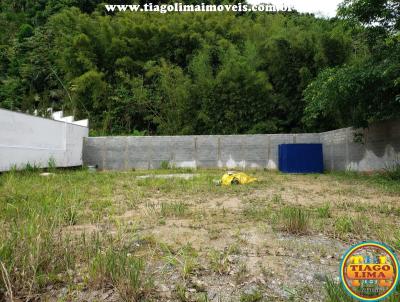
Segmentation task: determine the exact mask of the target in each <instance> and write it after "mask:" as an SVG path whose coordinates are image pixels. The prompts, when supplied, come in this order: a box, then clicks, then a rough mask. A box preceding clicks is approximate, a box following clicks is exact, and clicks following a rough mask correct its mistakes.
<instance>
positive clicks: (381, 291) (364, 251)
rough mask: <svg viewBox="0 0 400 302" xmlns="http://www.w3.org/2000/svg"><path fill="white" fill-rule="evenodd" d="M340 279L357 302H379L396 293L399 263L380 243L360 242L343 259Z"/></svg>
mask: <svg viewBox="0 0 400 302" xmlns="http://www.w3.org/2000/svg"><path fill="white" fill-rule="evenodd" d="M340 280H341V282H342V284H343V286H344V288H345V289H346V291H347V292H348V293H349V294H350V296H352V297H353V298H356V299H358V300H360V301H379V300H383V299H386V298H388V297H389V296H390V295H391V294H393V292H394V291H395V290H396V286H397V283H398V281H399V261H398V259H397V257H396V254H395V253H394V252H392V250H391V249H390V248H389V247H387V246H386V245H384V244H382V243H377V242H364V243H361V244H357V245H355V246H353V247H351V248H350V249H349V250H348V251H347V253H346V254H345V255H344V256H343V260H342V264H341V267H340Z"/></svg>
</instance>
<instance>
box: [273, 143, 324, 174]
mask: <svg viewBox="0 0 400 302" xmlns="http://www.w3.org/2000/svg"><path fill="white" fill-rule="evenodd" d="M279 170H280V171H281V172H284V173H323V172H324V160H323V154H322V144H282V145H279Z"/></svg>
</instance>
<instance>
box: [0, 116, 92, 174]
mask: <svg viewBox="0 0 400 302" xmlns="http://www.w3.org/2000/svg"><path fill="white" fill-rule="evenodd" d="M88 132H89V130H88V128H87V127H82V126H79V125H74V124H68V123H65V122H60V121H54V120H51V119H47V118H42V117H37V116H32V115H28V114H24V113H19V112H13V111H9V110H4V109H0V171H7V170H10V169H11V168H12V167H14V166H16V167H17V168H23V167H24V166H25V165H26V164H27V163H30V164H31V165H34V164H35V165H38V166H40V167H42V168H45V167H47V166H48V163H49V160H50V159H54V161H55V163H56V165H57V166H58V167H71V166H79V165H82V150H83V137H87V136H88Z"/></svg>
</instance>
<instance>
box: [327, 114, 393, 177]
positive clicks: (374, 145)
mask: <svg viewBox="0 0 400 302" xmlns="http://www.w3.org/2000/svg"><path fill="white" fill-rule="evenodd" d="M357 138H358V139H357ZM320 141H321V143H322V144H323V152H324V165H325V169H326V170H330V171H345V170H349V171H362V172H368V171H378V170H383V169H387V168H388V167H390V166H393V165H395V164H400V121H387V122H381V123H376V124H374V125H372V126H370V127H369V128H367V129H353V128H345V129H339V130H334V131H329V132H324V133H321V134H320Z"/></svg>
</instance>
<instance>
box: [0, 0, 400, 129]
mask: <svg viewBox="0 0 400 302" xmlns="http://www.w3.org/2000/svg"><path fill="white" fill-rule="evenodd" d="M101 2H102V1H98V0H84V1H82V0H62V1H57V0H48V1H42V0H20V1H11V0H3V1H2V2H1V3H0V10H1V11H0V28H1V31H0V107H3V108H7V109H11V110H21V111H30V112H32V111H33V110H35V109H38V110H39V111H43V112H44V111H45V110H46V108H48V107H52V108H54V109H55V110H57V109H63V110H64V111H66V112H67V113H70V114H73V115H75V117H76V118H89V119H90V123H91V129H92V134H101V135H111V134H114V135H117V134H143V133H147V134H159V135H168V134H242V133H281V132H303V131H322V130H330V129H334V128H338V127H343V126H366V125H368V123H371V122H373V121H376V120H386V119H391V118H397V117H399V116H400V47H399V44H400V43H399V40H400V36H399V28H400V26H399V23H400V21H399V20H400V13H399V11H400V9H399V7H400V5H399V2H398V1H385V0H379V1H375V0H374V1H373V0H345V2H343V3H342V5H341V8H340V10H339V15H338V17H336V18H332V19H324V18H317V17H315V16H313V15H305V14H299V13H296V12H292V13H285V14H283V13H275V14H268V13H227V12H225V13H181V14H179V13H168V14H158V13H131V12H126V13H118V14H113V15H110V14H107V13H106V11H105V9H104V5H103V4H102V3H101ZM120 2H122V3H124V4H127V3H128V2H129V1H120ZM195 2H196V1H187V3H195ZM199 2H204V1H199ZM110 3H111V1H110ZM112 3H115V4H118V2H115V1H114V2H112Z"/></svg>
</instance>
